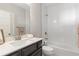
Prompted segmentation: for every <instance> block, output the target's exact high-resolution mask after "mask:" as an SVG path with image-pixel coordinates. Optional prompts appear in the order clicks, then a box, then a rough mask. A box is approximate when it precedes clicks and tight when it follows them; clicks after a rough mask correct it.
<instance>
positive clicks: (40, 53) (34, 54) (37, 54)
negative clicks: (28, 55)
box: [32, 48, 42, 56]
mask: <svg viewBox="0 0 79 59" xmlns="http://www.w3.org/2000/svg"><path fill="white" fill-rule="evenodd" d="M32 56H42V48H40V49H38V50H37V51H36V52H34V53H33V54H32Z"/></svg>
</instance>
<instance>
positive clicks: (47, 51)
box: [42, 46, 54, 56]
mask: <svg viewBox="0 0 79 59" xmlns="http://www.w3.org/2000/svg"><path fill="white" fill-rule="evenodd" d="M42 51H43V55H45V56H53V55H54V49H53V48H52V47H49V46H43V47H42Z"/></svg>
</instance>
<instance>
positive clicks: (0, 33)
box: [0, 29, 5, 45]
mask: <svg viewBox="0 0 79 59" xmlns="http://www.w3.org/2000/svg"><path fill="white" fill-rule="evenodd" d="M4 42H5V38H4V32H3V29H0V45H1V44H3V43H4Z"/></svg>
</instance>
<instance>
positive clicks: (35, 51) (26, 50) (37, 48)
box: [0, 38, 42, 56]
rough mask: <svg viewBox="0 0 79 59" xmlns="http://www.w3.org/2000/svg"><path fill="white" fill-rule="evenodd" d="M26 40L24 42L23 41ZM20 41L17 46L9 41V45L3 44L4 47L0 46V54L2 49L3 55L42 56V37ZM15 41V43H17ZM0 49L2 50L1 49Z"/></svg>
mask: <svg viewBox="0 0 79 59" xmlns="http://www.w3.org/2000/svg"><path fill="white" fill-rule="evenodd" d="M25 41H26V43H24V42H25ZM19 42H20V43H21V45H20V44H18V45H17V46H15V45H16V43H15V42H14V44H15V45H13V44H12V43H9V46H7V48H6V46H4V47H5V48H6V49H3V50H2V49H1V48H0V55H1V52H2V51H3V54H2V55H4V56H42V38H34V39H29V40H24V41H19ZM19 42H18V41H17V43H19ZM1 50H2V51H1Z"/></svg>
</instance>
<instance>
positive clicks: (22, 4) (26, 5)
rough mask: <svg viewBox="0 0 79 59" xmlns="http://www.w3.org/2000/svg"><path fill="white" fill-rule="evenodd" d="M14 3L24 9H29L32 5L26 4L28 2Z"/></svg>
mask: <svg viewBox="0 0 79 59" xmlns="http://www.w3.org/2000/svg"><path fill="white" fill-rule="evenodd" d="M14 5H17V6H19V7H21V8H24V9H27V8H29V7H30V6H29V4H26V3H14Z"/></svg>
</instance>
